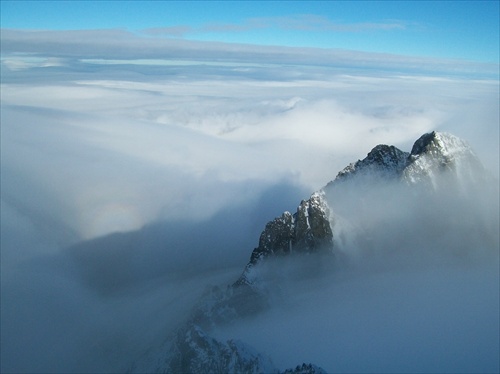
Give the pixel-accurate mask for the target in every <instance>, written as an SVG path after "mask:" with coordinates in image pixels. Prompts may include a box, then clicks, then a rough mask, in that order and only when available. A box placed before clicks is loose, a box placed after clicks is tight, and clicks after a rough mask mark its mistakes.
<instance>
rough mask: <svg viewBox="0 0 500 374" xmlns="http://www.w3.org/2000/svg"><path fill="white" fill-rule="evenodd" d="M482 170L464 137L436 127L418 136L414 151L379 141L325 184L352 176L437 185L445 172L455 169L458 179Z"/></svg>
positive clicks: (333, 183)
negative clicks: (438, 176)
mask: <svg viewBox="0 0 500 374" xmlns="http://www.w3.org/2000/svg"><path fill="white" fill-rule="evenodd" d="M482 170H483V167H482V165H481V162H480V161H479V160H478V159H477V157H476V155H475V154H474V152H473V151H472V149H471V148H470V146H469V145H468V144H467V143H466V142H465V141H464V140H462V139H460V138H458V137H456V136H454V135H452V134H448V133H445V132H437V131H432V132H430V133H426V134H424V135H422V136H421V137H420V138H419V139H417V140H416V141H415V143H414V144H413V147H412V149H411V152H410V153H408V152H404V151H401V150H400V149H398V148H396V147H394V146H392V145H391V146H389V145H384V144H380V145H377V146H376V147H374V148H373V149H372V150H371V151H370V152H369V153H368V155H367V156H366V157H365V158H364V159H363V160H358V161H356V162H355V163H351V164H349V165H348V166H347V167H345V168H344V169H343V170H342V171H340V172H339V173H338V174H337V177H336V178H335V179H334V180H333V181H331V182H330V183H328V184H327V186H326V187H325V188H326V189H330V188H331V187H332V186H335V185H337V184H339V183H340V182H343V181H346V180H348V179H351V178H368V179H369V182H370V183H373V182H375V181H376V180H377V179H378V180H379V181H380V180H382V182H383V181H385V180H387V179H389V178H395V179H400V180H403V181H405V182H406V183H410V184H415V183H418V182H423V181H425V183H427V184H431V185H434V186H436V181H435V180H434V178H435V177H436V176H437V175H439V174H441V172H446V171H448V174H450V173H449V172H450V171H451V172H452V173H451V174H454V176H455V177H456V178H458V179H464V178H472V179H474V174H475V173H476V171H481V172H482Z"/></svg>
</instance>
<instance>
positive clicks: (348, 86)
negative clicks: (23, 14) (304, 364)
mask: <svg viewBox="0 0 500 374" xmlns="http://www.w3.org/2000/svg"><path fill="white" fill-rule="evenodd" d="M2 54H3V55H2V64H3V65H2V85H1V92H2V103H1V122H2V126H1V137H0V141H1V153H2V154H1V156H2V157H1V158H0V162H1V170H2V173H1V184H2V196H1V214H2V217H1V222H2V225H1V230H2V232H1V247H2V250H1V256H2V258H1V276H2V282H1V284H2V293H1V295H2V303H1V308H2V321H1V323H2V329H1V332H2V333H1V334H2V335H1V339H2V341H1V343H2V344H1V346H2V360H1V362H2V372H9V371H14V372H19V371H27V372H33V371H35V370H40V371H51V372H54V371H60V372H68V371H80V372H81V371H87V372H92V371H101V372H102V371H112V370H118V371H122V370H124V369H125V368H126V366H127V365H128V364H129V359H130V358H131V357H132V356H135V355H136V354H138V353H139V352H140V351H142V350H143V349H144V348H146V347H149V346H153V345H155V344H156V343H158V342H161V341H162V340H163V339H164V338H165V336H166V334H167V333H168V332H169V331H170V330H171V329H172V328H173V327H174V326H176V324H177V323H179V322H180V321H182V318H183V317H184V316H185V315H186V313H188V311H189V309H190V307H191V305H192V304H193V303H194V302H195V301H196V300H197V298H198V296H199V295H200V293H201V292H202V290H203V289H204V287H206V286H208V285H209V284H218V285H225V284H227V283H229V282H231V281H233V280H234V279H235V277H236V276H237V275H238V274H239V273H240V271H241V270H242V268H243V266H244V265H245V263H246V261H247V260H248V257H249V256H250V253H251V250H252V249H253V247H254V246H256V245H257V242H258V235H259V233H260V230H261V229H262V228H263V227H264V225H265V223H266V222H267V221H268V220H270V219H272V218H274V217H275V216H277V215H280V214H281V213H282V211H283V210H293V209H294V207H295V205H296V204H298V203H299V201H300V199H302V198H306V197H307V195H308V194H309V193H311V192H312V191H314V190H316V189H318V188H320V187H322V186H323V185H324V184H326V183H327V182H328V181H329V180H331V179H333V178H334V177H335V175H336V174H337V172H338V171H339V170H340V169H342V168H343V167H344V166H346V165H347V164H348V163H349V162H352V161H356V160H357V159H359V158H363V157H364V156H365V155H366V153H367V152H369V150H370V149H371V148H372V147H373V146H375V145H376V144H379V143H388V144H394V145H396V146H398V147H399V148H401V149H405V150H409V149H410V147H411V144H412V143H413V141H414V140H415V139H416V138H417V137H418V136H419V135H421V134H422V133H424V132H427V131H430V130H435V129H437V130H447V131H450V132H452V133H454V134H456V135H458V136H461V137H463V138H465V139H467V140H468V141H469V142H470V143H471V145H472V146H473V148H474V149H475V150H476V152H477V154H478V155H479V156H480V158H481V159H482V160H483V161H484V162H485V164H486V166H487V168H488V170H490V171H491V173H492V174H495V175H496V176H497V177H498V170H499V168H498V154H499V150H498V147H499V145H498V121H499V118H498V113H499V107H498V105H499V104H498V96H499V92H498V81H497V80H495V79H494V78H492V75H491V74H490V73H491V70H487V69H488V67H487V66H486V72H487V74H486V75H488V76H489V77H490V78H489V79H472V78H473V77H471V75H473V76H474V74H475V71H476V70H475V69H477V71H483V68H485V65H480V64H479V65H478V64H470V63H463V64H462V65H460V63H459V64H456V65H453V63H452V62H450V61H445V62H443V61H434V60H422V59H414V58H407V57H398V56H387V55H377V54H361V53H357V52H349V51H321V50H316V49H296V48H268V47H259V46H249V45H231V44H224V43H201V42H190V41H183V40H173V39H161V38H153V37H151V38H147V37H140V36H137V35H135V34H132V33H129V32H127V31H124V30H107V31H99V30H97V31H73V32H49V31H39V32H22V31H15V30H2ZM215 57H217V58H215ZM54 58H55V59H54ZM88 59H100V60H98V61H91V62H89V61H87V60H88ZM129 59H132V60H129ZM141 59H154V61H151V60H148V61H143V60H141ZM111 60H114V61H111ZM221 60H223V61H221ZM307 63H311V65H308V66H304V65H302V64H307ZM407 66H410V68H409V69H408V68H407ZM363 67H366V68H363ZM452 67H456V68H457V71H458V72H460V74H462V75H455V76H453V75H452V74H449V70H450V69H451V68H452ZM368 68H369V69H368ZM411 69H413V70H411ZM410 70H411V71H413V73H411V71H410ZM424 72H426V74H424ZM465 72H467V74H465ZM481 74H482V73H481ZM495 74H497V73H495ZM476 78H477V77H476ZM483 78H484V76H483ZM495 204H496V205H495ZM483 205H484V204H483ZM486 205H487V204H486ZM437 206H439V205H437ZM487 206H489V207H490V208H491V209H494V208H496V207H497V206H498V202H497V201H495V202H492V204H491V205H487ZM464 211H465V209H464V210H460V209H458V210H456V211H454V213H455V214H454V217H462V216H463V214H462V213H463V212H464ZM459 222H462V224H464V222H465V223H466V221H460V220H459ZM433 223H434V221H432V220H431V221H429V222H428V224H429V225H432V224H433ZM493 223H494V222H492V224H493ZM477 235H479V234H477ZM471 237H472V236H471ZM445 238H446V237H445ZM384 240H385V241H382V242H383V243H388V242H390V236H385V237H384ZM457 241H458V239H457V240H454V241H452V242H453V243H457ZM492 263H493V264H495V263H494V262H492ZM368 265H372V262H368ZM363 266H364V265H363V264H360V265H359V268H355V269H350V270H346V271H347V275H346V279H347V281H346V282H340V283H338V282H336V280H335V277H336V276H337V275H332V277H331V278H330V277H328V276H327V277H326V278H322V279H324V280H325V282H326V284H327V286H325V287H313V284H312V283H307V282H306V283H304V284H305V285H306V289H307V288H310V289H312V290H318V293H317V294H316V293H314V292H313V293H309V292H306V291H307V290H304V292H302V291H301V292H298V293H297V295H296V297H295V298H291V299H290V302H291V303H292V304H294V303H295V305H292V307H291V308H290V310H289V311H288V312H286V314H285V315H286V317H287V320H288V321H291V322H292V323H294V322H296V323H297V329H296V330H294V331H292V335H293V336H294V337H295V338H296V339H297V340H300V339H301V338H305V337H306V335H307V330H305V328H306V327H307V326H308V323H307V322H308V321H310V320H312V321H327V322H326V323H327V324H328V326H330V327H331V328H330V329H324V330H321V331H320V325H319V324H317V323H312V324H310V325H309V326H310V330H308V331H313V333H314V335H315V337H316V339H317V340H316V341H317V342H318V345H314V344H311V345H309V347H311V349H313V348H318V347H319V346H321V347H322V348H321V349H319V348H318V350H317V352H316V353H315V352H311V351H310V350H309V351H307V349H308V348H307V347H305V346H304V345H302V346H300V345H294V344H293V340H291V339H288V340H287V339H286V338H285V339H284V340H286V341H285V343H286V344H284V345H281V343H280V342H279V341H278V340H279V337H280V336H282V335H283V334H284V331H285V330H286V329H288V328H289V327H290V325H288V324H287V323H284V322H283V321H281V320H280V319H278V318H277V316H276V314H279V313H280V312H279V309H276V310H273V311H271V312H270V313H271V314H270V315H265V316H262V317H259V318H260V319H257V320H256V321H254V322H252V324H249V325H248V326H257V327H258V328H256V329H254V330H253V332H252V331H250V330H248V329H246V328H245V327H242V330H241V331H237V330H235V331H234V332H235V333H237V334H239V333H241V334H240V335H241V337H242V338H245V339H246V340H248V342H249V343H252V344H256V345H259V344H262V345H261V347H263V348H264V349H267V348H268V347H267V345H266V344H268V345H269V344H273V345H274V351H273V350H272V347H270V348H269V349H270V351H269V352H272V353H273V354H276V361H277V363H278V364H279V365H282V364H283V365H285V364H286V365H288V361H287V360H288V358H290V357H291V356H286V352H287V351H288V352H293V354H296V353H297V350H300V349H301V350H302V352H304V356H301V357H304V358H303V359H304V360H307V359H309V358H310V360H311V361H315V360H316V359H317V360H318V361H316V363H317V364H319V365H323V364H324V363H323V362H322V357H325V355H326V354H327V353H328V352H325V349H326V348H325V347H326V346H328V344H327V343H328V339H329V338H330V337H331V335H333V336H334V338H333V340H332V342H333V343H332V344H333V347H335V348H336V349H337V352H340V353H342V355H343V356H342V355H340V353H339V356H342V357H345V360H344V361H343V360H342V357H338V362H339V366H337V368H340V369H339V371H342V370H343V369H345V368H346V366H342V365H347V364H348V361H349V360H351V359H352V360H354V358H355V353H356V352H368V351H370V349H371V348H372V347H373V346H372V345H371V343H370V342H371V341H372V340H370V339H372V338H373V337H378V338H377V339H378V340H377V339H376V340H375V343H374V344H376V345H378V346H380V347H382V346H384V347H385V346H387V347H388V348H387V350H386V351H385V352H386V354H387V355H391V354H394V355H396V354H398V349H399V348H398V347H401V345H402V343H401V344H399V343H398V342H404V341H405V339H407V338H408V339H409V338H412V339H413V338H415V339H416V340H414V341H412V342H413V343H414V344H413V345H412V344H410V345H408V346H407V347H409V348H411V347H413V348H417V347H424V348H422V351H421V352H420V353H419V354H421V356H419V357H424V358H425V359H426V358H429V357H430V358H433V359H436V360H437V358H436V355H437V354H436V355H435V354H434V353H433V352H438V353H443V354H444V356H443V357H447V358H450V359H451V358H453V357H459V353H460V352H462V353H463V352H464V350H465V349H466V348H468V346H466V345H456V346H453V347H451V346H450V348H449V350H448V351H446V349H445V348H443V347H447V346H446V345H444V346H438V345H437V343H433V342H434V340H433V339H434V338H436V339H437V338H438V336H436V333H435V331H436V330H435V329H434V327H436V326H448V327H446V328H447V329H448V330H446V331H448V332H449V333H448V334H447V335H445V338H446V339H445V343H446V342H449V341H450V340H452V338H453V337H456V338H457V339H456V340H459V339H458V338H461V337H469V338H471V341H475V342H477V343H478V344H479V346H480V347H483V348H484V350H483V352H485V353H484V355H485V357H486V359H487V360H490V361H487V360H486V359H485V360H486V361H484V362H487V364H488V365H489V366H485V368H489V367H493V366H491V355H490V351H489V350H491V349H492V348H491V347H495V345H494V341H493V334H494V333H495V332H496V331H497V330H498V329H497V324H496V325H495V323H498V319H497V320H496V321H497V322H495V321H494V317H497V316H498V314H495V313H497V311H498V309H495V305H494V303H495V302H496V301H497V299H495V297H494V296H495V295H494V291H495V290H496V289H495V288H494V287H493V288H491V286H492V285H494V284H495V283H494V282H495V281H497V280H498V276H497V273H495V271H494V270H492V269H490V268H488V269H487V271H486V272H484V273H481V271H477V272H476V270H475V269H472V270H470V271H469V270H467V271H466V272H465V273H461V272H460V271H459V270H458V269H457V268H456V267H451V268H446V269H445V273H444V274H443V276H442V277H441V275H440V274H439V271H438V270H436V271H434V270H435V268H434V269H433V270H429V271H427V270H426V271H424V272H423V273H419V274H417V275H416V277H415V278H412V277H405V276H403V275H401V274H399V273H396V274H393V273H390V274H387V275H381V276H379V277H377V275H376V274H373V273H369V275H368V278H366V277H363V276H362V273H363V271H362V270H363V269H365V268H366V266H365V267H363ZM368 267H369V266H368ZM358 269H361V270H358ZM349 271H352V274H351V273H349ZM336 274H338V273H336ZM463 274H465V275H463ZM351 275H352V276H351ZM427 275H429V277H430V278H427ZM448 275H450V277H448ZM462 275H463V276H462ZM339 276H340V275H339ZM358 276H360V278H359V277H358ZM469 276H470V278H469ZM370 277H372V278H370ZM340 278H341V276H340ZM356 279H359V281H357V280H356ZM427 279H431V280H435V282H433V281H428V280H427ZM450 279H451V280H450ZM372 280H373V282H372ZM455 281H456V282H455ZM311 282H313V283H314V282H316V281H311ZM320 282H321V280H320ZM415 282H416V283H415ZM427 282H430V283H427ZM448 282H451V283H448ZM392 284H394V285H395V288H391V287H388V285H392ZM415 284H417V286H414V285H415ZM496 284H498V282H497V283H496ZM310 285H311V287H309V286H310ZM367 285H368V286H367ZM370 285H371V286H370ZM366 287H368V290H367V289H366ZM370 287H373V288H372V289H370ZM412 287H416V289H415V288H412ZM467 287H469V288H467ZM495 287H496V286H495ZM448 288H449V289H450V292H451V293H449V297H450V299H449V301H450V302H449V303H443V304H439V300H441V299H440V298H441V295H442V294H446V293H445V292H444V291H445V290H447V289H448ZM323 289H324V290H325V293H324V294H322V293H321V292H320V290H323ZM407 289H411V290H413V292H411V293H410V296H411V297H410V299H409V301H408V303H407V304H403V305H399V304H397V302H396V300H400V299H401V298H402V297H403V296H404V295H406V291H407ZM458 290H462V291H458ZM463 290H465V291H463ZM285 291H286V290H285ZM464 292H465V295H466V296H467V297H466V298H464V299H463V300H464V301H460V298H459V297H461V296H463V294H464ZM495 292H496V291H495ZM496 297H497V298H498V292H497V293H496ZM301 300H304V304H302V302H301ZM422 300H423V301H425V303H429V305H435V304H432V302H436V300H437V302H438V304H437V306H436V307H435V308H434V309H432V308H431V310H424V308H423V307H422V305H427V304H425V303H424V304H422V303H421V301H422ZM337 301H338V302H337ZM466 302H467V304H465V303H466ZM469 302H470V303H469ZM297 305H299V306H297ZM300 305H306V307H305V312H304V314H301V313H300ZM477 305H480V306H481V307H478V308H479V309H480V310H479V311H477V310H475V309H474V308H475V306H477ZM320 306H321V307H320ZM496 308H498V303H497V304H496ZM366 310H372V311H373V313H372V314H368V313H365V311H366ZM457 310H458V312H457ZM412 311H413V312H412ZM417 311H418V312H417ZM419 312H421V313H419ZM434 312H436V313H437V314H436V315H435V314H434ZM476 312H477V313H476ZM273 313H276V314H273ZM412 313H413V314H412ZM350 316H351V317H352V318H351V317H350ZM384 316H387V318H388V319H390V320H392V321H396V322H397V321H399V322H397V323H399V326H400V327H401V328H402V329H403V330H402V331H403V332H402V333H398V332H397V331H394V330H384V326H387V322H386V321H387V320H385V319H384V318H385V317H384ZM447 316H455V317H456V318H455V319H454V318H452V317H450V318H449V319H448V318H447ZM478 316H479V317H481V318H480V319H478V321H480V322H479V323H478V324H476V325H474V323H475V322H474V321H476V320H475V319H474V318H476V317H478ZM412 317H413V319H412ZM309 318H310V319H309ZM427 318H429V319H430V320H431V323H430V324H429V325H425V326H424V328H423V329H421V330H418V329H417V327H418V326H420V325H421V324H424V322H425V320H426V319H427ZM462 320H464V321H465V323H464V324H462V325H460V323H459V322H460V321H462ZM335 321H340V322H341V323H340V324H335V323H334V322H335ZM359 321H362V322H363V323H361V324H359V323H358V322H359ZM379 322H380V323H379ZM397 323H396V324H397ZM271 325H274V326H275V328H276V329H275V330H273V329H270V328H269V330H267V331H270V332H275V335H274V338H273V339H269V340H267V343H266V340H265V339H264V338H265V336H263V335H260V336H254V335H255V331H263V330H262V328H261V327H263V326H264V327H265V326H268V327H269V326H271ZM302 326H303V327H302ZM416 326H417V327H416ZM364 327H366V328H364ZM457 329H458V330H457ZM495 329H496V330H495ZM417 330H418V331H422V332H421V334H420V335H418V334H417V335H412V333H415V331H417ZM453 331H457V332H456V335H453V334H454V333H453ZM467 331H472V333H471V334H469V335H467ZM329 334H330V335H329ZM283 336H284V335H283ZM335 336H336V337H338V339H337V338H335ZM497 336H498V335H497ZM481 337H484V339H483V340H481ZM431 338H432V339H431ZM429 342H430V343H429ZM278 343H280V344H278ZM343 343H345V344H344V345H343ZM396 343H398V344H396ZM420 343H422V344H420ZM387 344H389V345H387ZM429 344H430V345H429ZM281 346H282V347H283V349H281V348H279V347H281ZM426 347H428V348H426ZM488 347H489V348H488ZM432 349H435V351H432ZM453 350H454V351H453ZM375 352H378V353H383V352H381V351H380V350H375ZM411 352H414V351H413V350H412V351H410V350H408V351H407V352H405V353H404V354H403V355H402V356H401V357H402V358H401V360H396V361H394V362H395V364H394V365H395V366H394V367H395V368H397V369H401V368H403V369H404V366H401V365H403V364H404V361H405V360H410V361H407V362H409V363H411V362H414V361H411V360H416V359H415V358H412V356H411ZM466 353H467V352H466ZM297 354H298V353H297ZM469 354H472V353H470V352H469ZM332 357H333V356H332ZM460 357H466V358H467V357H469V358H470V357H471V356H470V355H469V356H467V355H465V356H460ZM425 359H422V362H424V361H425ZM376 360H377V357H376V355H371V356H370V355H367V361H365V362H366V365H368V366H370V365H371V364H376ZM464 360H465V359H464ZM464 360H462V361H460V360H459V361H457V362H463V361H464ZM432 362H434V361H432ZM293 364H294V365H295V364H297V363H296V362H295V361H294V363H293ZM396 364H401V365H400V366H397V365H396ZM325 365H326V363H325ZM368 366H366V367H368ZM330 367H331V366H327V368H328V369H330ZM417 367H420V366H417ZM436 367H438V368H439V367H440V366H439V365H438V366H436ZM463 367H464V368H470V366H467V365H465V366H463ZM117 368H118V369H117ZM357 368H358V369H359V370H362V369H363V368H365V367H364V366H362V362H361V363H360V366H359V367H357ZM420 368H422V370H423V369H425V367H423V366H421V367H420ZM453 369H455V367H453ZM332 370H336V369H335V367H332Z"/></svg>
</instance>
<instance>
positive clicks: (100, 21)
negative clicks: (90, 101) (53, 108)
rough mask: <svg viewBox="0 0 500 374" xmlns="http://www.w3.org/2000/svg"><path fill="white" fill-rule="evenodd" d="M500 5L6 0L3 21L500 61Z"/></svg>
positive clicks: (4, 24)
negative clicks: (49, 0) (50, 0)
mask: <svg viewBox="0 0 500 374" xmlns="http://www.w3.org/2000/svg"><path fill="white" fill-rule="evenodd" d="M499 12H500V10H499V1H470V2H468V1H457V2H453V1H444V2H432V1H427V2H426V1H418V2H417V1H415V2H410V1H408V2H406V1H402V2H400V1H382V2H362V1H355V2H347V1H346V2H334V1H323V2H312V1H308V2H305V1H292V2H287V1H282V2H273V1H266V2H257V1H236V2H229V1H227V2H210V1H194V2H187V1H184V2H175V1H151V2H146V1H141V2H136V1H52V2H48V1H5V0H2V1H1V26H2V28H4V29H5V28H7V29H48V30H85V29H109V28H120V29H127V30H129V31H134V32H136V33H140V34H143V35H145V34H146V35H151V36H152V37H153V36H154V37H157V38H158V37H169V38H183V39H188V40H200V41H222V42H231V43H249V44H260V45H281V46H296V47H320V48H340V49H351V50H360V51H367V52H385V53H394V54H402V55H413V56H425V57H437V58H460V59H468V60H477V61H489V62H498V60H499V44H500V40H499V38H500V37H499V34H500V31H499V23H500V21H499Z"/></svg>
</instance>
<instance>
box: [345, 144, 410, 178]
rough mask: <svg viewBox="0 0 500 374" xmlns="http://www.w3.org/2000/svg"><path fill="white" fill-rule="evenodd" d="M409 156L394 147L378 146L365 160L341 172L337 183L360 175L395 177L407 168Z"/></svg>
mask: <svg viewBox="0 0 500 374" xmlns="http://www.w3.org/2000/svg"><path fill="white" fill-rule="evenodd" d="M408 156H409V153H408V152H403V151H401V150H400V149H398V148H396V147H394V146H392V145H391V146H388V145H377V146H376V147H375V148H373V149H372V150H371V151H370V153H368V155H367V156H366V157H365V158H364V159H363V160H358V161H356V162H355V163H353V164H350V165H348V166H347V167H346V168H344V169H343V170H342V171H340V172H339V173H338V175H337V177H336V178H335V181H342V180H346V179H349V178H351V177H353V176H356V175H359V174H369V175H370V176H371V177H374V176H379V177H384V178H387V177H391V176H392V177H395V176H397V175H398V174H399V173H400V172H401V171H402V170H403V169H404V168H405V167H406V165H407V163H408Z"/></svg>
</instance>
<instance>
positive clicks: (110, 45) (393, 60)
mask: <svg viewBox="0 0 500 374" xmlns="http://www.w3.org/2000/svg"><path fill="white" fill-rule="evenodd" d="M183 30H184V29H174V30H172V29H167V30H166V32H167V33H182V32H184V31H183ZM151 32H152V33H161V29H156V31H155V30H153V31H151ZM1 38H2V40H1V41H2V55H3V56H5V57H9V56H19V54H25V55H28V56H38V57H57V58H73V59H82V58H87V59H133V60H137V59H184V60H199V61H226V62H245V63H248V62H250V63H260V64H262V63H274V64H302V65H314V66H321V65H325V66H332V67H349V68H363V69H366V68H368V69H384V70H391V71H394V70H399V71H401V72H412V73H416V72H424V73H427V74H428V73H432V72H434V73H439V74H464V75H467V74H468V75H474V76H490V77H495V78H496V77H498V64H494V63H491V64H488V63H477V62H470V61H462V60H445V59H433V58H422V57H412V56H400V55H392V54H385V53H367V52H359V51H351V50H341V49H321V48H299V47H283V46H281V47H280V46H262V45H251V44H234V43H222V42H201V41H193V40H183V39H172V38H156V37H152V36H147V35H144V34H142V35H139V34H134V33H131V32H128V31H126V30H120V29H114V30H74V31H21V30H10V29H3V30H2V34H1Z"/></svg>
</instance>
